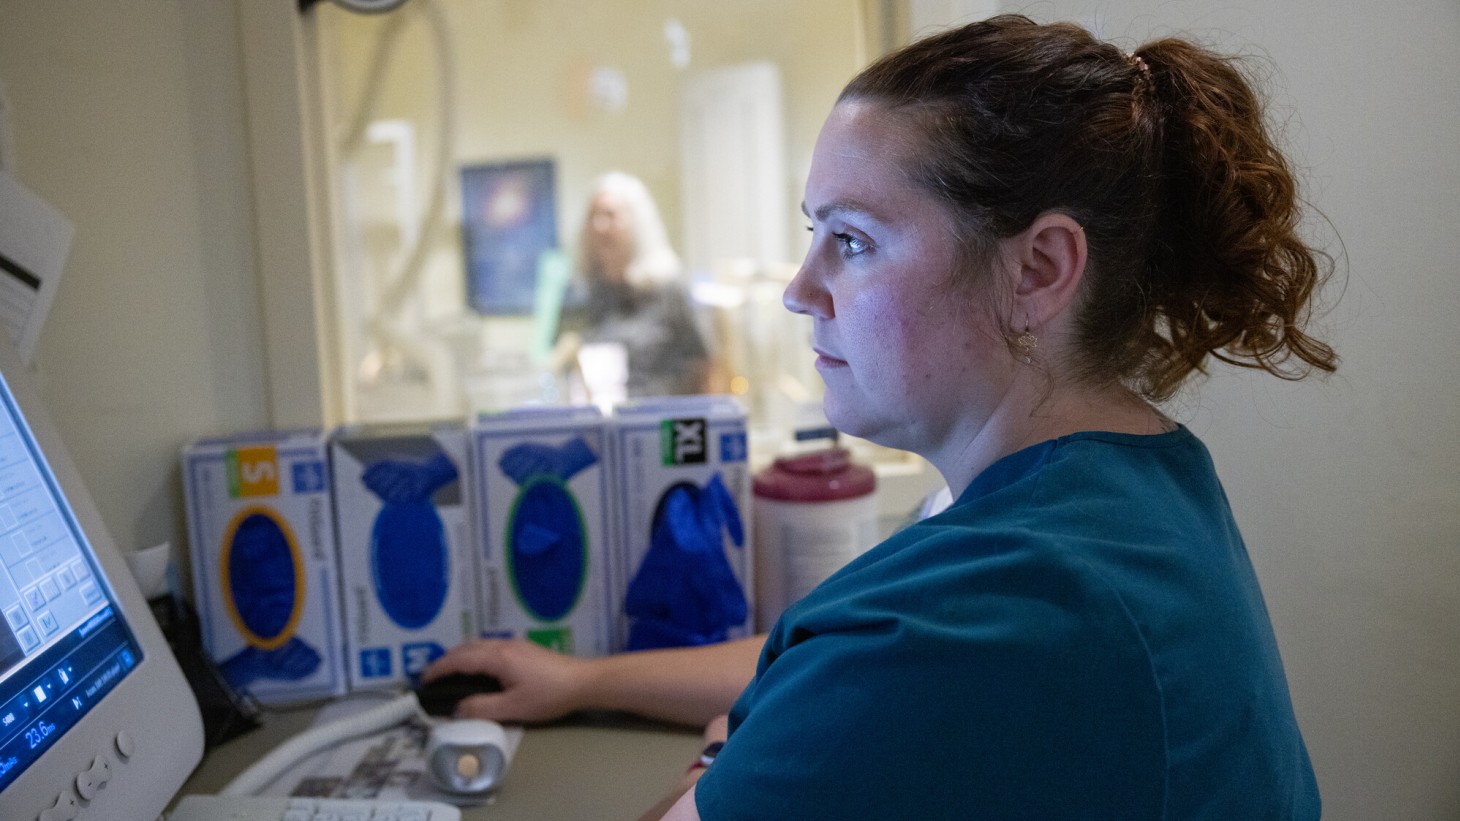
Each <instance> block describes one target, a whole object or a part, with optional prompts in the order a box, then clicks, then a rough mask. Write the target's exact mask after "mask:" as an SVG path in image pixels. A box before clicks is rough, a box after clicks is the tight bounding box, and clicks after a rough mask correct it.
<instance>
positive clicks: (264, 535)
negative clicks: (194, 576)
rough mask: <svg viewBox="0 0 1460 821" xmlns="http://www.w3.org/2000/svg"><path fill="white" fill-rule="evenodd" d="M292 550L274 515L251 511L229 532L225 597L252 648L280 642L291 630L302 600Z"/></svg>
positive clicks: (299, 581) (294, 555) (302, 584)
mask: <svg viewBox="0 0 1460 821" xmlns="http://www.w3.org/2000/svg"><path fill="white" fill-rule="evenodd" d="M295 558H296V553H295V548H294V545H293V544H291V543H290V541H289V536H288V535H287V534H286V533H285V532H284V531H283V529H282V528H281V527H280V526H279V523H278V522H277V521H275V520H274V518H273V517H271V516H268V515H266V514H263V513H252V514H250V515H248V516H246V517H244V519H243V521H241V522H239V523H238V527H237V528H236V529H235V530H234V531H233V541H232V543H231V544H230V545H229V547H228V564H227V566H226V567H225V568H224V577H223V584H224V587H225V588H226V589H225V590H224V595H225V598H226V599H227V601H228V602H229V603H230V604H231V605H232V608H233V615H234V616H235V617H236V618H237V621H238V623H239V624H240V625H242V627H243V632H244V638H245V639H246V640H247V641H248V643H249V644H251V645H255V646H257V645H271V644H275V643H280V640H281V639H282V638H284V637H285V635H286V633H292V632H293V629H294V624H293V621H294V616H295V612H296V608H297V607H298V605H299V604H300V603H301V602H302V601H303V598H304V579H301V578H297V577H296V575H295V572H296V566H295Z"/></svg>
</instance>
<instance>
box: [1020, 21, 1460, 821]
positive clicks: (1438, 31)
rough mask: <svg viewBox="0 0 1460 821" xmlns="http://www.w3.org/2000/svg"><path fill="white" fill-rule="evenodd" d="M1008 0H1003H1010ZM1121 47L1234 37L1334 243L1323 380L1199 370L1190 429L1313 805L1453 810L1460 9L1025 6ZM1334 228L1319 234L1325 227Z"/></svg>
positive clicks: (1458, 791) (1187, 414) (1383, 812)
mask: <svg viewBox="0 0 1460 821" xmlns="http://www.w3.org/2000/svg"><path fill="white" fill-rule="evenodd" d="M1009 7H1010V5H1009V4H1005V8H1006V9H1008V8H1009ZM1027 11H1028V13H1030V14H1031V15H1033V16H1035V17H1036V18H1038V19H1041V20H1053V19H1071V20H1076V21H1081V22H1086V23H1092V24H1094V25H1096V26H1098V28H1099V29H1100V32H1101V34H1102V36H1104V37H1105V38H1106V39H1109V40H1112V41H1115V42H1117V43H1120V44H1121V45H1123V46H1125V47H1126V48H1131V47H1133V46H1134V45H1136V44H1138V43H1139V42H1140V41H1141V40H1143V39H1146V38H1147V37H1148V36H1150V35H1153V34H1154V35H1160V34H1165V33H1171V32H1174V31H1181V30H1189V31H1191V32H1193V33H1195V34H1199V35H1201V36H1202V37H1203V38H1204V39H1206V40H1208V41H1210V42H1213V43H1215V44H1217V45H1221V46H1223V47H1227V48H1230V49H1232V50H1236V51H1241V52H1245V53H1249V54H1254V55H1256V56H1257V58H1258V62H1257V63H1256V65H1257V67H1258V68H1259V69H1262V70H1266V71H1269V73H1273V74H1274V76H1273V77H1272V80H1271V82H1270V84H1269V86H1270V92H1271V94H1272V96H1273V101H1272V102H1273V105H1272V112H1273V116H1274V119H1275V121H1276V123H1277V124H1278V125H1279V126H1280V127H1281V129H1282V131H1283V132H1284V134H1285V138H1286V140H1287V142H1288V143H1289V144H1290V146H1291V149H1290V150H1291V151H1292V155H1293V157H1294V158H1295V159H1296V162H1297V164H1298V165H1299V166H1300V167H1301V168H1302V169H1303V171H1304V173H1305V175H1306V177H1307V179H1308V182H1309V186H1308V191H1307V195H1308V198H1309V199H1310V200H1311V201H1312V202H1313V203H1314V205H1315V206H1316V207H1317V209H1318V210H1320V211H1321V212H1322V213H1323V214H1324V215H1326V217H1327V219H1328V220H1329V221H1330V222H1331V226H1330V225H1326V224H1324V223H1322V222H1321V221H1315V222H1314V224H1313V225H1312V226H1311V227H1312V230H1313V232H1314V236H1316V237H1319V238H1321V239H1323V240H1325V241H1326V243H1327V244H1328V247H1329V248H1330V249H1331V250H1332V251H1333V252H1334V253H1335V254H1338V255H1339V257H1340V258H1339V263H1340V274H1339V278H1338V279H1337V280H1336V281H1335V282H1334V283H1333V285H1332V287H1331V288H1330V289H1329V292H1328V296H1329V297H1331V298H1333V299H1336V300H1337V301H1336V304H1335V305H1334V307H1333V309H1332V310H1331V311H1329V312H1328V314H1327V315H1326V316H1324V317H1323V318H1322V320H1321V321H1320V323H1319V328H1320V329H1321V330H1322V332H1323V333H1325V334H1326V336H1327V338H1328V339H1329V340H1330V341H1331V342H1332V343H1333V344H1334V345H1335V346H1336V347H1337V349H1338V351H1339V353H1340V354H1341V355H1342V356H1343V364H1342V365H1341V368H1340V371H1339V373H1338V375H1337V376H1335V377H1334V378H1332V379H1329V380H1328V381H1327V382H1326V383H1325V382H1317V381H1311V382H1304V383H1299V384H1286V383H1282V382H1279V381H1278V380H1275V379H1272V378H1270V377H1259V376H1255V375H1251V374H1234V373H1231V372H1228V371H1223V372H1220V373H1219V375H1218V376H1217V377H1216V378H1215V379H1213V380H1212V381H1211V382H1210V383H1209V384H1207V385H1206V386H1204V387H1203V388H1202V389H1201V390H1199V391H1197V392H1196V393H1194V394H1192V395H1189V396H1187V397H1185V398H1183V399H1182V400H1181V401H1179V402H1178V403H1176V405H1175V406H1174V412H1175V414H1176V415H1178V416H1179V417H1181V418H1182V419H1183V420H1185V421H1186V422H1187V423H1188V424H1189V425H1190V426H1191V427H1192V428H1193V429H1194V430H1195V431H1196V432H1197V433H1198V434H1200V435H1201V436H1202V437H1204V439H1205V440H1206V441H1207V443H1208V444H1209V445H1210V447H1211V449H1212V452H1213V455H1214V457H1215V459H1216V461H1217V467H1218V469H1219V470H1220V472H1221V474H1222V476H1223V478H1224V481H1225V483H1226V487H1227V490H1228V493H1229V495H1230V497H1231V500H1232V504H1233V507H1234V508H1235V510H1236V512H1237V516H1238V519H1239V520H1240V522H1241V524H1242V527H1243V532H1244V534H1245V535H1246V537H1247V540H1248V544H1249V547H1250V550H1251V552H1252V555H1253V559H1254V561H1255V563H1256V565H1257V569H1258V572H1259V575H1260V577H1261V579H1262V583H1263V587H1264V589H1265V591H1266V593H1267V597H1268V604H1269V608H1270V610H1271V612H1272V618H1273V622H1274V624H1275V626H1276V628H1277V631H1278V634H1279V635H1278V638H1279V641H1280V643H1281V647H1282V652H1283V657H1284V659H1285V661H1286V664H1287V671H1288V677H1289V679H1290V682H1291V685H1292V691H1293V697H1294V701H1295V705H1296V708H1297V711H1298V715H1299V719H1300V720H1301V722H1302V725H1303V728H1304V732H1305V735H1306V737H1307V741H1308V746H1309V750H1310V752H1311V753H1312V756H1313V762H1314V766H1315V768H1316V769H1317V773H1318V779H1319V784H1320V786H1321V788H1322V790H1323V795H1324V803H1325V813H1324V816H1325V817H1326V818H1330V819H1334V820H1335V821H1344V820H1345V819H1353V821H1360V820H1361V819H1374V818H1413V819H1440V818H1460V777H1457V773H1460V650H1457V648H1460V590H1457V586H1456V580H1457V579H1460V360H1457V357H1456V351H1457V350H1460V325H1457V323H1456V321H1455V317H1456V316H1457V315H1460V281H1457V278H1456V276H1455V261H1456V260H1457V259H1460V232H1457V231H1456V230H1455V226H1454V223H1455V220H1456V217H1457V215H1460V193H1457V192H1460V151H1457V145H1456V140H1455V135H1456V134H1460V48H1457V46H1460V5H1457V4H1456V3H1455V2H1454V0H1408V2H1403V3H1384V4H1380V3H1370V2H1361V0H1333V1H1332V2H1317V0H1311V1H1309V2H1295V1H1294V0H1283V1H1282V2H1257V1H1256V0H1251V1H1250V2H1231V1H1230V0H1229V2H1223V3H1219V4H1212V3H1207V2H1202V1H1201V0H1108V1H1107V2H1055V3H1032V4H1029V5H1028V6H1027ZM1335 233H1336V237H1335Z"/></svg>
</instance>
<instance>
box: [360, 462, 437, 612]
mask: <svg viewBox="0 0 1460 821" xmlns="http://www.w3.org/2000/svg"><path fill="white" fill-rule="evenodd" d="M456 478H457V471H456V466H455V465H454V464H452V463H451V459H450V458H448V457H447V455H446V454H445V453H442V452H441V451H437V452H436V453H435V454H433V455H432V456H431V458H429V459H426V460H424V461H419V462H416V461H405V460H393V459H385V460H381V461H379V462H376V463H375V464H373V465H371V466H370V467H368V468H366V469H365V471H364V472H363V473H362V474H360V481H361V483H362V484H364V485H365V487H367V488H369V489H370V491H371V492H372V493H374V494H375V495H376V496H379V497H380V500H381V501H382V502H384V504H383V505H381V508H380V512H379V513H377V514H376V515H375V523H374V525H373V526H372V527H371V530H370V570H371V576H372V579H373V580H374V582H375V598H376V600H377V601H379V602H380V607H381V609H383V610H384V611H385V614H386V615H387V616H389V617H390V618H391V620H392V621H394V622H395V623H396V624H398V625H400V626H401V627H404V628H407V629H410V630H418V629H420V628H422V627H425V626H426V625H428V624H430V623H431V622H432V621H433V620H435V618H436V616H437V615H438V614H439V613H440V612H441V608H442V607H443V606H444V605H445V604H446V595H447V593H448V592H449V591H450V586H451V557H450V554H449V552H448V550H447V546H446V531H445V528H444V527H443V526H442V524H441V517H440V515H438V514H437V512H436V508H435V506H434V505H433V504H431V496H432V494H434V493H435V492H436V491H437V490H439V489H441V488H442V487H444V486H446V485H448V484H450V483H452V482H454V481H456Z"/></svg>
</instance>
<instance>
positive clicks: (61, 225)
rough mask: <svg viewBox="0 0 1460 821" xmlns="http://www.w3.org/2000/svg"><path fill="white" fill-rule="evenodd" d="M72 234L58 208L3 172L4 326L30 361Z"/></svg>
mask: <svg viewBox="0 0 1460 821" xmlns="http://www.w3.org/2000/svg"><path fill="white" fill-rule="evenodd" d="M73 233H74V229H73V227H72V225H71V223H70V222H69V221H68V220H67V219H66V218H65V217H64V216H63V215H62V214H61V212H60V211H58V210H56V208H55V207H54V206H52V205H51V204H50V203H48V202H46V201H45V200H43V199H41V198H40V197H38V196H36V194H35V193H33V192H32V191H31V190H30V189H28V188H26V187H25V186H23V185H21V184H20V182H19V181H17V180H16V179H15V177H13V176H11V175H10V174H9V173H8V172H6V171H0V324H3V325H4V326H5V330H6V331H7V332H8V333H9V334H10V338H11V340H12V341H14V342H15V347H16V350H17V351H19V352H20V358H21V359H22V361H24V362H25V363H26V364H30V363H31V362H33V361H34V360H35V348H36V342H37V341H39V340H40V335H41V326H42V325H44V324H45V321H46V315H47V314H48V313H50V311H51V302H52V300H53V299H55V296H56V286H57V284H58V283H59V282H60V280H61V269H62V268H63V267H65V265H66V254H67V253H68V252H69V251H70V249H71V236H72V234H73Z"/></svg>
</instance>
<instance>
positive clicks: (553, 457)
mask: <svg viewBox="0 0 1460 821" xmlns="http://www.w3.org/2000/svg"><path fill="white" fill-rule="evenodd" d="M597 461H598V455H597V454H595V453H594V452H593V449H592V448H591V447H589V446H588V442H587V441H586V440H584V439H583V437H581V436H575V437H573V438H572V439H569V440H568V441H567V442H564V443H563V444H562V445H561V446H554V445H543V444H539V443H537V442H523V443H522V444H520V445H513V446H512V447H510V448H508V449H507V450H506V451H504V452H503V453H502V458H501V459H498V460H497V466H498V467H499V468H501V469H502V472H503V473H504V474H506V475H507V478H509V479H511V480H512V481H514V482H516V483H517V484H519V485H525V484H527V480H528V479H531V478H532V477H534V476H537V475H539V474H546V475H548V476H552V477H555V478H557V479H558V480H559V481H562V482H567V481H568V480H569V479H571V478H573V477H574V476H576V475H577V474H578V472H579V471H581V470H583V469H584V468H586V467H588V466H589V465H592V464H593V463H595V462H597Z"/></svg>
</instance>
